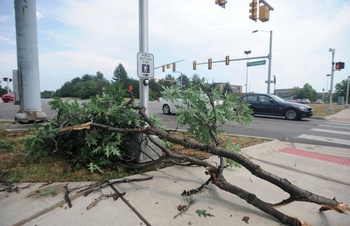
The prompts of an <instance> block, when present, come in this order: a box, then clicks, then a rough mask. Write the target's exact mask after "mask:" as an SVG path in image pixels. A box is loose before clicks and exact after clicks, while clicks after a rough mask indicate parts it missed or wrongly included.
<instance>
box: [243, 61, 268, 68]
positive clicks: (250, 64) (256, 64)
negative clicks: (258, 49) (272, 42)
mask: <svg viewBox="0 0 350 226" xmlns="http://www.w3.org/2000/svg"><path fill="white" fill-rule="evenodd" d="M264 64H266V60H259V61H253V62H248V63H247V67H252V66H259V65H264Z"/></svg>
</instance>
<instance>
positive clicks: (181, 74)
mask: <svg viewBox="0 0 350 226" xmlns="http://www.w3.org/2000/svg"><path fill="white" fill-rule="evenodd" d="M174 73H180V76H181V90H182V86H183V81H182V78H183V76H184V74H183V73H182V72H181V71H174Z"/></svg>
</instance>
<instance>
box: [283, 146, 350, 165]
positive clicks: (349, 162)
mask: <svg viewBox="0 0 350 226" xmlns="http://www.w3.org/2000/svg"><path fill="white" fill-rule="evenodd" d="M279 152H284V153H289V154H293V155H299V156H303V157H307V158H313V159H318V160H322V161H327V162H333V163H336V164H341V165H346V166H350V159H347V158H341V157H336V156H332V155H324V154H319V153H315V152H310V151H303V150H298V149H294V148H284V149H281V150H279Z"/></svg>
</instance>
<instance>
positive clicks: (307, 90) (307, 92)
mask: <svg viewBox="0 0 350 226" xmlns="http://www.w3.org/2000/svg"><path fill="white" fill-rule="evenodd" d="M294 98H296V99H303V98H309V99H310V101H315V100H316V99H317V92H316V90H314V89H313V88H312V86H311V85H310V84H309V83H306V84H305V85H304V86H303V88H302V89H301V88H299V87H296V88H295V92H294Z"/></svg>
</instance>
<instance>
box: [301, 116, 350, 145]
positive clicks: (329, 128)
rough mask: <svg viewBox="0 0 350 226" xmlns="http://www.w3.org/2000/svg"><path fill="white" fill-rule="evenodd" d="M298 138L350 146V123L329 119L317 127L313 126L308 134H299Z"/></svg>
mask: <svg viewBox="0 0 350 226" xmlns="http://www.w3.org/2000/svg"><path fill="white" fill-rule="evenodd" d="M335 136H338V137H335ZM339 136H340V138H342V139H340V138H339ZM298 138H301V139H308V140H314V141H320V142H327V143H333V144H341V145H347V146H350V123H349V122H339V121H327V122H326V123H324V124H320V125H318V127H317V128H312V129H311V130H310V131H309V133H308V134H302V135H300V136H298ZM343 138H345V139H343Z"/></svg>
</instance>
